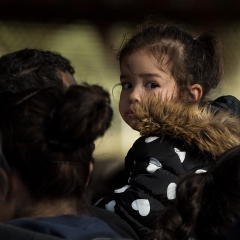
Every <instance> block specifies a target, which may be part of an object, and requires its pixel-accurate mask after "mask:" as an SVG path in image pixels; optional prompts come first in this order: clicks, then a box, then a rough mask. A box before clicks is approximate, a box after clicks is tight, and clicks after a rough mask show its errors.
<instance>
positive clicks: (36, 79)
mask: <svg viewBox="0 0 240 240" xmlns="http://www.w3.org/2000/svg"><path fill="white" fill-rule="evenodd" d="M74 72H75V71H74V68H73V67H72V65H71V63H70V61H69V60H68V59H66V58H64V57H63V56H61V55H60V54H59V53H55V52H51V51H43V50H38V49H28V48H26V49H22V50H19V51H16V52H12V53H8V54H6V55H3V56H2V57H1V58H0V91H2V90H12V91H14V92H16V91H21V90H24V89H26V88H30V87H51V86H61V85H62V84H64V85H65V86H67V87H68V86H70V85H73V84H76V80H75V79H74V77H73V74H74Z"/></svg>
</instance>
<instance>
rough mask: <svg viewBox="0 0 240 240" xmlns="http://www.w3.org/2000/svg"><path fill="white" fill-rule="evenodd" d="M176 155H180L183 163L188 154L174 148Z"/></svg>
mask: <svg viewBox="0 0 240 240" xmlns="http://www.w3.org/2000/svg"><path fill="white" fill-rule="evenodd" d="M174 151H175V153H176V154H177V155H178V157H179V159H180V161H181V163H182V162H183V161H184V160H185V157H186V152H181V151H180V150H179V149H178V148H174Z"/></svg>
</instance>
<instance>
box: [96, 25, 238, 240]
mask: <svg viewBox="0 0 240 240" xmlns="http://www.w3.org/2000/svg"><path fill="white" fill-rule="evenodd" d="M219 45H220V44H219V42H218V40H217V38H216V37H214V36H212V35H209V34H202V35H200V36H199V37H197V38H193V37H192V36H191V35H189V34H188V33H186V32H185V31H183V30H181V29H180V28H178V27H176V26H173V25H161V24H155V25H153V24H150V25H149V26H146V25H145V26H144V27H141V28H140V30H139V31H138V32H137V33H136V34H135V35H134V36H133V37H132V38H130V40H128V41H127V42H126V43H125V44H124V45H123V47H122V49H121V50H120V51H119V53H118V59H119V61H120V71H121V76H120V82H121V85H122V92H121V96H120V103H119V111H120V114H121V116H122V118H123V120H124V121H125V122H126V123H127V124H128V125H129V126H130V127H131V128H133V129H134V130H137V131H139V132H140V134H141V135H142V137H140V138H139V139H138V140H137V141H136V142H135V143H134V144H133V146H132V148H131V149H130V150H129V152H128V154H127V156H126V159H125V169H126V173H127V176H128V178H129V180H128V184H127V185H126V186H124V187H123V188H121V189H117V190H115V193H114V196H113V197H112V196H111V197H108V198H104V199H103V200H101V201H100V202H99V203H97V206H99V207H103V208H106V209H108V210H110V211H114V212H116V213H117V214H118V215H120V216H121V217H122V218H123V219H125V220H126V221H127V222H128V223H129V224H130V225H131V226H132V227H133V228H134V229H135V231H136V232H137V234H138V235H139V237H140V239H143V238H145V237H146V236H148V235H150V234H151V233H153V232H154V226H155V224H156V219H157V217H158V216H159V213H160V212H161V211H162V210H163V209H164V207H165V206H166V205H167V204H168V203H169V200H172V199H174V197H175V195H174V190H175V187H176V182H177V181H178V179H179V176H181V175H184V174H188V173H193V172H196V171H203V170H206V169H208V167H209V166H210V165H211V164H212V162H213V161H214V159H215V157H216V156H218V155H219V154H220V153H222V152H224V151H225V150H227V149H228V148H231V147H233V146H236V145H237V144H240V127H239V121H238V120H237V118H236V117H235V116H232V115H234V114H235V112H234V111H235V109H233V112H231V113H229V111H228V106H227V104H226V103H224V104H223V105H224V107H223V109H224V108H225V107H226V110H227V111H226V112H225V111H220V112H219V113H218V112H217V110H214V109H212V108H211V107H209V106H208V105H207V104H201V107H200V104H199V103H200V102H203V100H204V98H205V96H206V95H207V94H208V93H209V92H210V90H211V89H214V88H216V87H217V85H218V83H219V82H220V78H221V75H222V55H221V50H220V46H219ZM232 99H234V101H233V102H234V103H233V105H234V104H235V101H236V104H239V101H238V100H237V99H236V98H234V97H224V101H225V102H228V101H230V102H231V103H232ZM224 101H223V102H224ZM239 105H240V104H239ZM213 106H214V107H216V108H217V109H219V108H218V106H217V102H215V104H213ZM234 106H235V105H234ZM166 194H167V197H165V195H166Z"/></svg>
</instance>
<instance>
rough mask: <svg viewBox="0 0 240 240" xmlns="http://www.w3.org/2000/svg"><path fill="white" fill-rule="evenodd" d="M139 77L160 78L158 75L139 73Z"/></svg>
mask: <svg viewBox="0 0 240 240" xmlns="http://www.w3.org/2000/svg"><path fill="white" fill-rule="evenodd" d="M139 76H140V77H162V75H160V74H159V73H141V74H139Z"/></svg>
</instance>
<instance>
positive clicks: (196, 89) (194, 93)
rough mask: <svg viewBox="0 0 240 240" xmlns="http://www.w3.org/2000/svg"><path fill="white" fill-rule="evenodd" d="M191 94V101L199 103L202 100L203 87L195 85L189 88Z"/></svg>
mask: <svg viewBox="0 0 240 240" xmlns="http://www.w3.org/2000/svg"><path fill="white" fill-rule="evenodd" d="M189 92H190V93H191V100H193V101H196V102H197V101H199V100H200V99H201V98H202V87H201V85H199V84H193V85H192V86H190V88H189Z"/></svg>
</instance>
